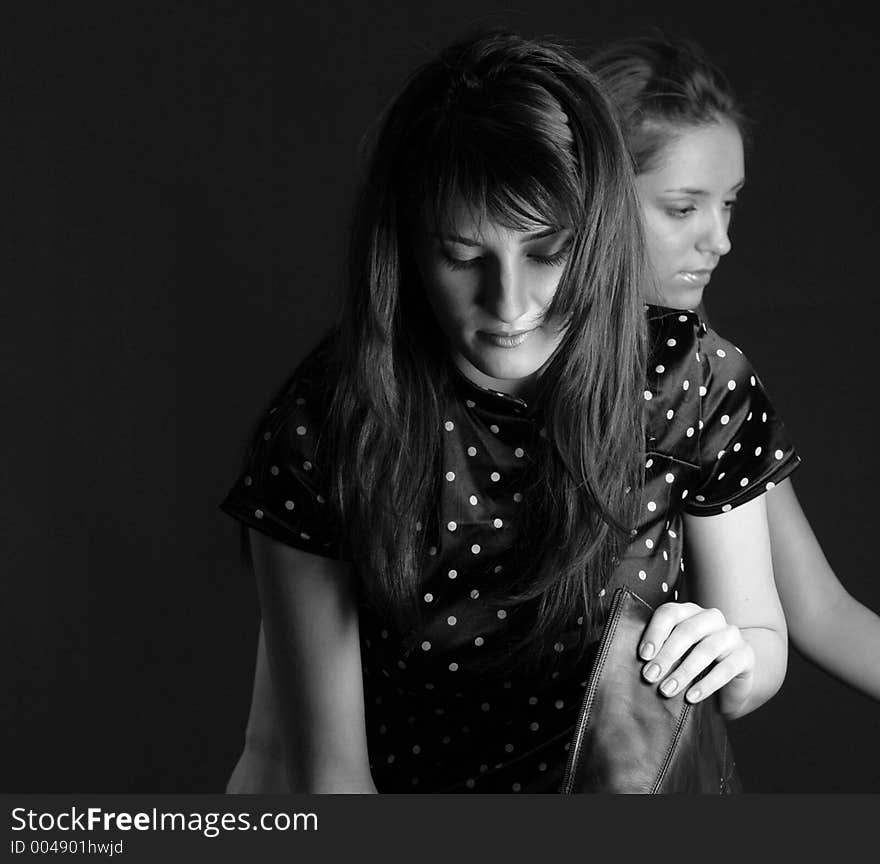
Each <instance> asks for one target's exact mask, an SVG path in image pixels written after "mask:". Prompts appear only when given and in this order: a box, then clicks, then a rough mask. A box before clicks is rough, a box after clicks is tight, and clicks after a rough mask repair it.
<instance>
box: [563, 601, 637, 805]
mask: <svg viewBox="0 0 880 864" xmlns="http://www.w3.org/2000/svg"><path fill="white" fill-rule="evenodd" d="M625 593H626V592H625V590H624V589H623V588H618V590H617V591H616V592H615V594H614V600H613V601H612V603H611V610H610V612H609V615H608V622H607V623H606V625H605V631H604V632H603V633H602V641H601V642H600V644H599V651H598V653H597V656H596V661H595V662H594V663H593V668H592V670H591V672H590V678H589V681H588V683H587V692H586V693H584V701H583V703H582V704H581V710H580V714H579V715H578V721H577V723H576V724H575V727H574V736H573V737H572V739H571V742H570V744H569V748H568V751H569V752H568V762H567V763H566V766H565V772H564V773H563V775H562V784H561V785H560V787H559V792H560V794H562V795H571V786H572V783H573V782H574V772H575V768H576V767H577V762H578V757H579V756H580V751H581V747H582V746H583V739H584V730H585V729H586V726H587V721H588V720H589V719H590V710H591V709H592V707H593V699H594V698H595V696H596V688H597V687H598V686H599V671H600V670H601V669H602V667H603V666H604V665H605V658H606V657H607V656H608V650H609V647H610V645H611V636H612V634H613V633H614V631H615V630H616V629H617V620H618V619H619V618H620V607H621V606H622V605H623V598H624V595H625Z"/></svg>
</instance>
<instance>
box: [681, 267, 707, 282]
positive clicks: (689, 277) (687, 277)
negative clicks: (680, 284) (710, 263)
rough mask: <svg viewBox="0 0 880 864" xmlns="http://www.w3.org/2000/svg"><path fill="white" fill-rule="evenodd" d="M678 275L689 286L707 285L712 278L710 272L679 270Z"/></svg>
mask: <svg viewBox="0 0 880 864" xmlns="http://www.w3.org/2000/svg"><path fill="white" fill-rule="evenodd" d="M678 275H679V277H680V278H681V279H683V280H684V281H685V282H687V283H688V284H689V285H707V284H708V282H709V280H710V279H711V278H712V270H711V269H708V270H681V271H679V274H678Z"/></svg>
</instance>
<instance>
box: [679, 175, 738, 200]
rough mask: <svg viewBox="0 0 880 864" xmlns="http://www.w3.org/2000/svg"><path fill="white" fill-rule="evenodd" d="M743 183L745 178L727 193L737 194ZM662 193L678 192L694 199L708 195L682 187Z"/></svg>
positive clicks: (702, 191)
mask: <svg viewBox="0 0 880 864" xmlns="http://www.w3.org/2000/svg"><path fill="white" fill-rule="evenodd" d="M745 182H746V181H745V178H743V179H742V180H740V181H739V183H735V184H734V185H733V186H731V187H730V189H728V190H727V191H728V193H730V192H739V190H740V189H742V187H743V186H744V185H745ZM663 192H664V194H665V193H668V192H680V193H683V194H685V195H693V196H695V197H697V196H700V195H703V196H705V195H708V194H709V193H708V192H707V191H706V190H705V189H692V188H690V187H682V188H680V189H664V190H663Z"/></svg>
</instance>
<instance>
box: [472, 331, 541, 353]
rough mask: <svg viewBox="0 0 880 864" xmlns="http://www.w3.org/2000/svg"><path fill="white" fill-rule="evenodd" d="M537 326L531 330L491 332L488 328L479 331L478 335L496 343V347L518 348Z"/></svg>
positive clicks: (491, 343) (493, 343) (484, 339)
mask: <svg viewBox="0 0 880 864" xmlns="http://www.w3.org/2000/svg"><path fill="white" fill-rule="evenodd" d="M535 329H537V328H534V327H533V328H532V329H531V330H512V331H510V332H490V331H487V330H479V331H477V335H478V336H479V337H480V339H482V340H483V341H484V342H488V343H489V344H490V345H494V346H495V347H496V348H516V347H517V346H518V345H522V343H523V342H525V341H526V339H527V338H528V335H529V333H532V332H534V330H535Z"/></svg>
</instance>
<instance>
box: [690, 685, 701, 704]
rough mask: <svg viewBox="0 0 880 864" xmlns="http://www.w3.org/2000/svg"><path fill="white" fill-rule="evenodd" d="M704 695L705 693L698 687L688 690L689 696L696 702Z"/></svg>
mask: <svg viewBox="0 0 880 864" xmlns="http://www.w3.org/2000/svg"><path fill="white" fill-rule="evenodd" d="M702 695H703V694H702V693H700V691H699V690H698V689H697V688H696V687H694V689H693V690H688V692H687V698H688V701H690V702H696V701H697V700H698V699H699V698H700V696H702Z"/></svg>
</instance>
